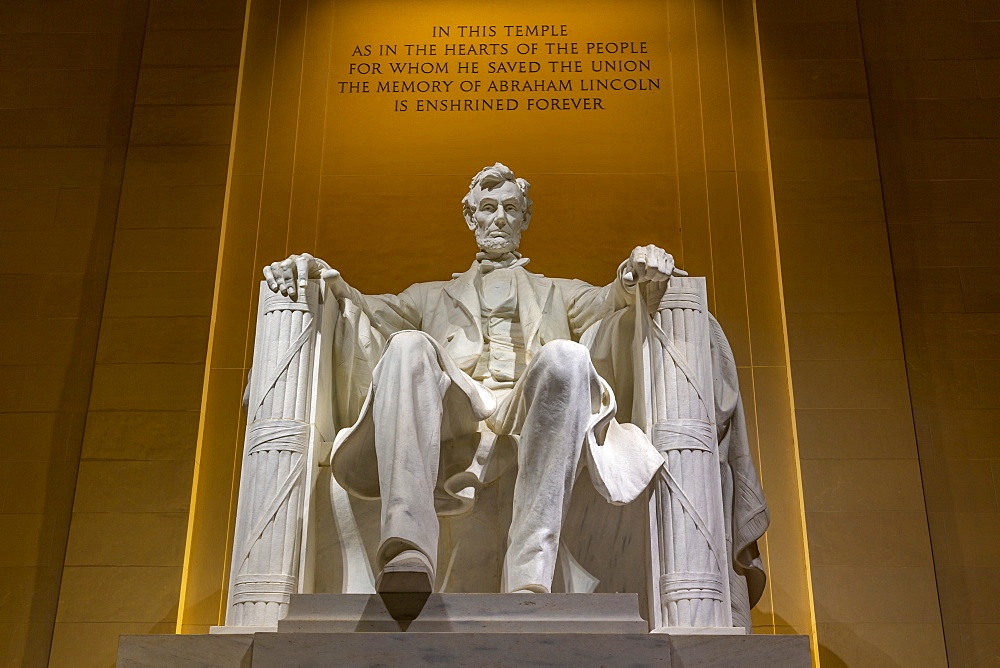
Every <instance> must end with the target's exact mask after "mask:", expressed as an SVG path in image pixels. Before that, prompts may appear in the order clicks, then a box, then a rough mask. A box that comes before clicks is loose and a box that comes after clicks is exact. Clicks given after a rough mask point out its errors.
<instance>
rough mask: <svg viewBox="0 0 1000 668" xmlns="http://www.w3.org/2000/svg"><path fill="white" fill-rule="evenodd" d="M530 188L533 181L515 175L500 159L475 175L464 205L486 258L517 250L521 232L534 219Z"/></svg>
mask: <svg viewBox="0 0 1000 668" xmlns="http://www.w3.org/2000/svg"><path fill="white" fill-rule="evenodd" d="M530 188H531V184H530V183H528V182H527V181H525V180H524V179H518V178H515V177H514V172H512V171H510V169H509V168H508V167H507V166H505V165H502V164H500V163H499V162H498V163H496V164H495V165H493V166H492V167H484V168H483V170H482V171H480V172H479V173H478V174H476V175H475V176H474V177H473V179H472V183H471V185H470V186H469V194H467V195H466V196H465V197H464V198H463V199H462V208H463V209H464V213H465V222H466V224H467V225H468V226H469V229H470V230H472V231H473V232H475V233H476V243H477V244H479V249H480V250H481V251H482V252H483V255H484V256H485V257H486V258H489V259H496V258H498V257H500V256H502V255H506V254H507V253H512V252H514V251H516V250H517V247H518V246H519V245H520V243H521V232H522V231H523V230H526V229H527V228H528V223H530V222H531V199H530V198H529V197H528V190H529V189H530Z"/></svg>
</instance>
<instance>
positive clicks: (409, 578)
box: [375, 550, 434, 594]
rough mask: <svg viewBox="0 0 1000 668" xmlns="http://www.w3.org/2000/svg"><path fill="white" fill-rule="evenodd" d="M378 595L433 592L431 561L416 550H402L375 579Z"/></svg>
mask: <svg viewBox="0 0 1000 668" xmlns="http://www.w3.org/2000/svg"><path fill="white" fill-rule="evenodd" d="M375 589H376V591H378V592H379V593H380V594H389V593H391V594H429V593H431V592H432V591H433V590H434V568H433V566H431V560H430V559H428V558H427V556H426V555H425V554H424V553H423V552H420V551H418V550H404V551H403V552H400V553H399V554H397V555H396V556H395V557H393V558H392V559H391V560H390V561H389V563H387V564H386V565H385V568H383V569H382V572H381V573H379V574H378V577H377V578H375Z"/></svg>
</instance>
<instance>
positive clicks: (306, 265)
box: [264, 253, 330, 299]
mask: <svg viewBox="0 0 1000 668" xmlns="http://www.w3.org/2000/svg"><path fill="white" fill-rule="evenodd" d="M329 269H330V265H328V264H327V263H326V262H324V261H323V260H320V259H317V258H314V257H313V256H312V255H310V254H309V253H302V254H301V255H289V256H288V259H286V260H283V261H281V262H272V263H271V264H269V265H268V266H266V267H264V279H265V280H266V281H267V287H269V288H271V291H272V292H280V293H281V294H283V295H285V296H286V297H291V298H292V299H294V298H295V295H296V293H297V292H298V291H299V290H305V289H306V286H307V285H308V284H309V279H310V278H319V277H320V274H321V273H322V272H323V271H324V270H329Z"/></svg>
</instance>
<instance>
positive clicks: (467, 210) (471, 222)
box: [462, 190, 476, 231]
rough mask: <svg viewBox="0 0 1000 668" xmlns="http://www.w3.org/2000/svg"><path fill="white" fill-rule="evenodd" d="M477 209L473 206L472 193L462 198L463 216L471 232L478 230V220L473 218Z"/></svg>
mask: <svg viewBox="0 0 1000 668" xmlns="http://www.w3.org/2000/svg"><path fill="white" fill-rule="evenodd" d="M474 211H475V208H474V207H473V205H472V191H471V190H470V191H469V194H468V195H466V196H465V197H463V198H462V214H463V215H464V216H465V224H466V225H468V226H469V229H470V230H473V231H475V229H476V219H475V218H473V217H472V214H473V212H474Z"/></svg>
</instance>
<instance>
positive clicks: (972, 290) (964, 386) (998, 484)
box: [858, 0, 1000, 666]
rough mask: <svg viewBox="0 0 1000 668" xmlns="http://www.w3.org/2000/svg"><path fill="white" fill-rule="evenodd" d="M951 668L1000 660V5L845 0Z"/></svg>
mask: <svg viewBox="0 0 1000 668" xmlns="http://www.w3.org/2000/svg"><path fill="white" fill-rule="evenodd" d="M858 8H859V10H860V17H861V36H862V44H863V46H864V54H865V65H866V70H867V74H868V81H869V88H870V91H871V103H872V116H873V118H874V124H875V125H874V127H875V138H876V141H877V146H878V158H879V171H880V174H881V179H882V190H883V192H884V194H885V213H886V219H887V221H888V224H889V225H888V228H889V241H890V248H891V250H892V268H893V273H894V276H895V282H896V294H897V296H898V300H899V316H900V321H901V323H902V328H903V330H902V331H903V349H904V352H905V358H906V371H907V376H908V379H909V386H910V397H911V400H912V402H913V418H914V424H915V425H916V434H917V451H918V453H919V456H920V468H921V472H922V474H923V483H924V487H923V489H924V497H925V499H926V502H927V513H928V518H929V521H930V533H931V546H932V548H933V552H934V566H935V570H936V572H937V585H938V593H939V595H940V599H941V616H942V619H943V622H944V633H945V644H946V646H947V649H948V661H949V664H950V665H952V666H983V665H989V664H991V663H995V662H996V661H998V659H1000V612H998V609H997V604H996V601H997V599H998V597H1000V564H998V561H997V555H998V554H1000V509H998V506H997V499H998V495H1000V445H998V442H1000V441H998V431H1000V380H998V379H1000V60H998V59H1000V5H998V4H997V3H996V2H973V1H970V2H956V3H942V2H927V1H922V2H891V1H888V0H859V2H858Z"/></svg>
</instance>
